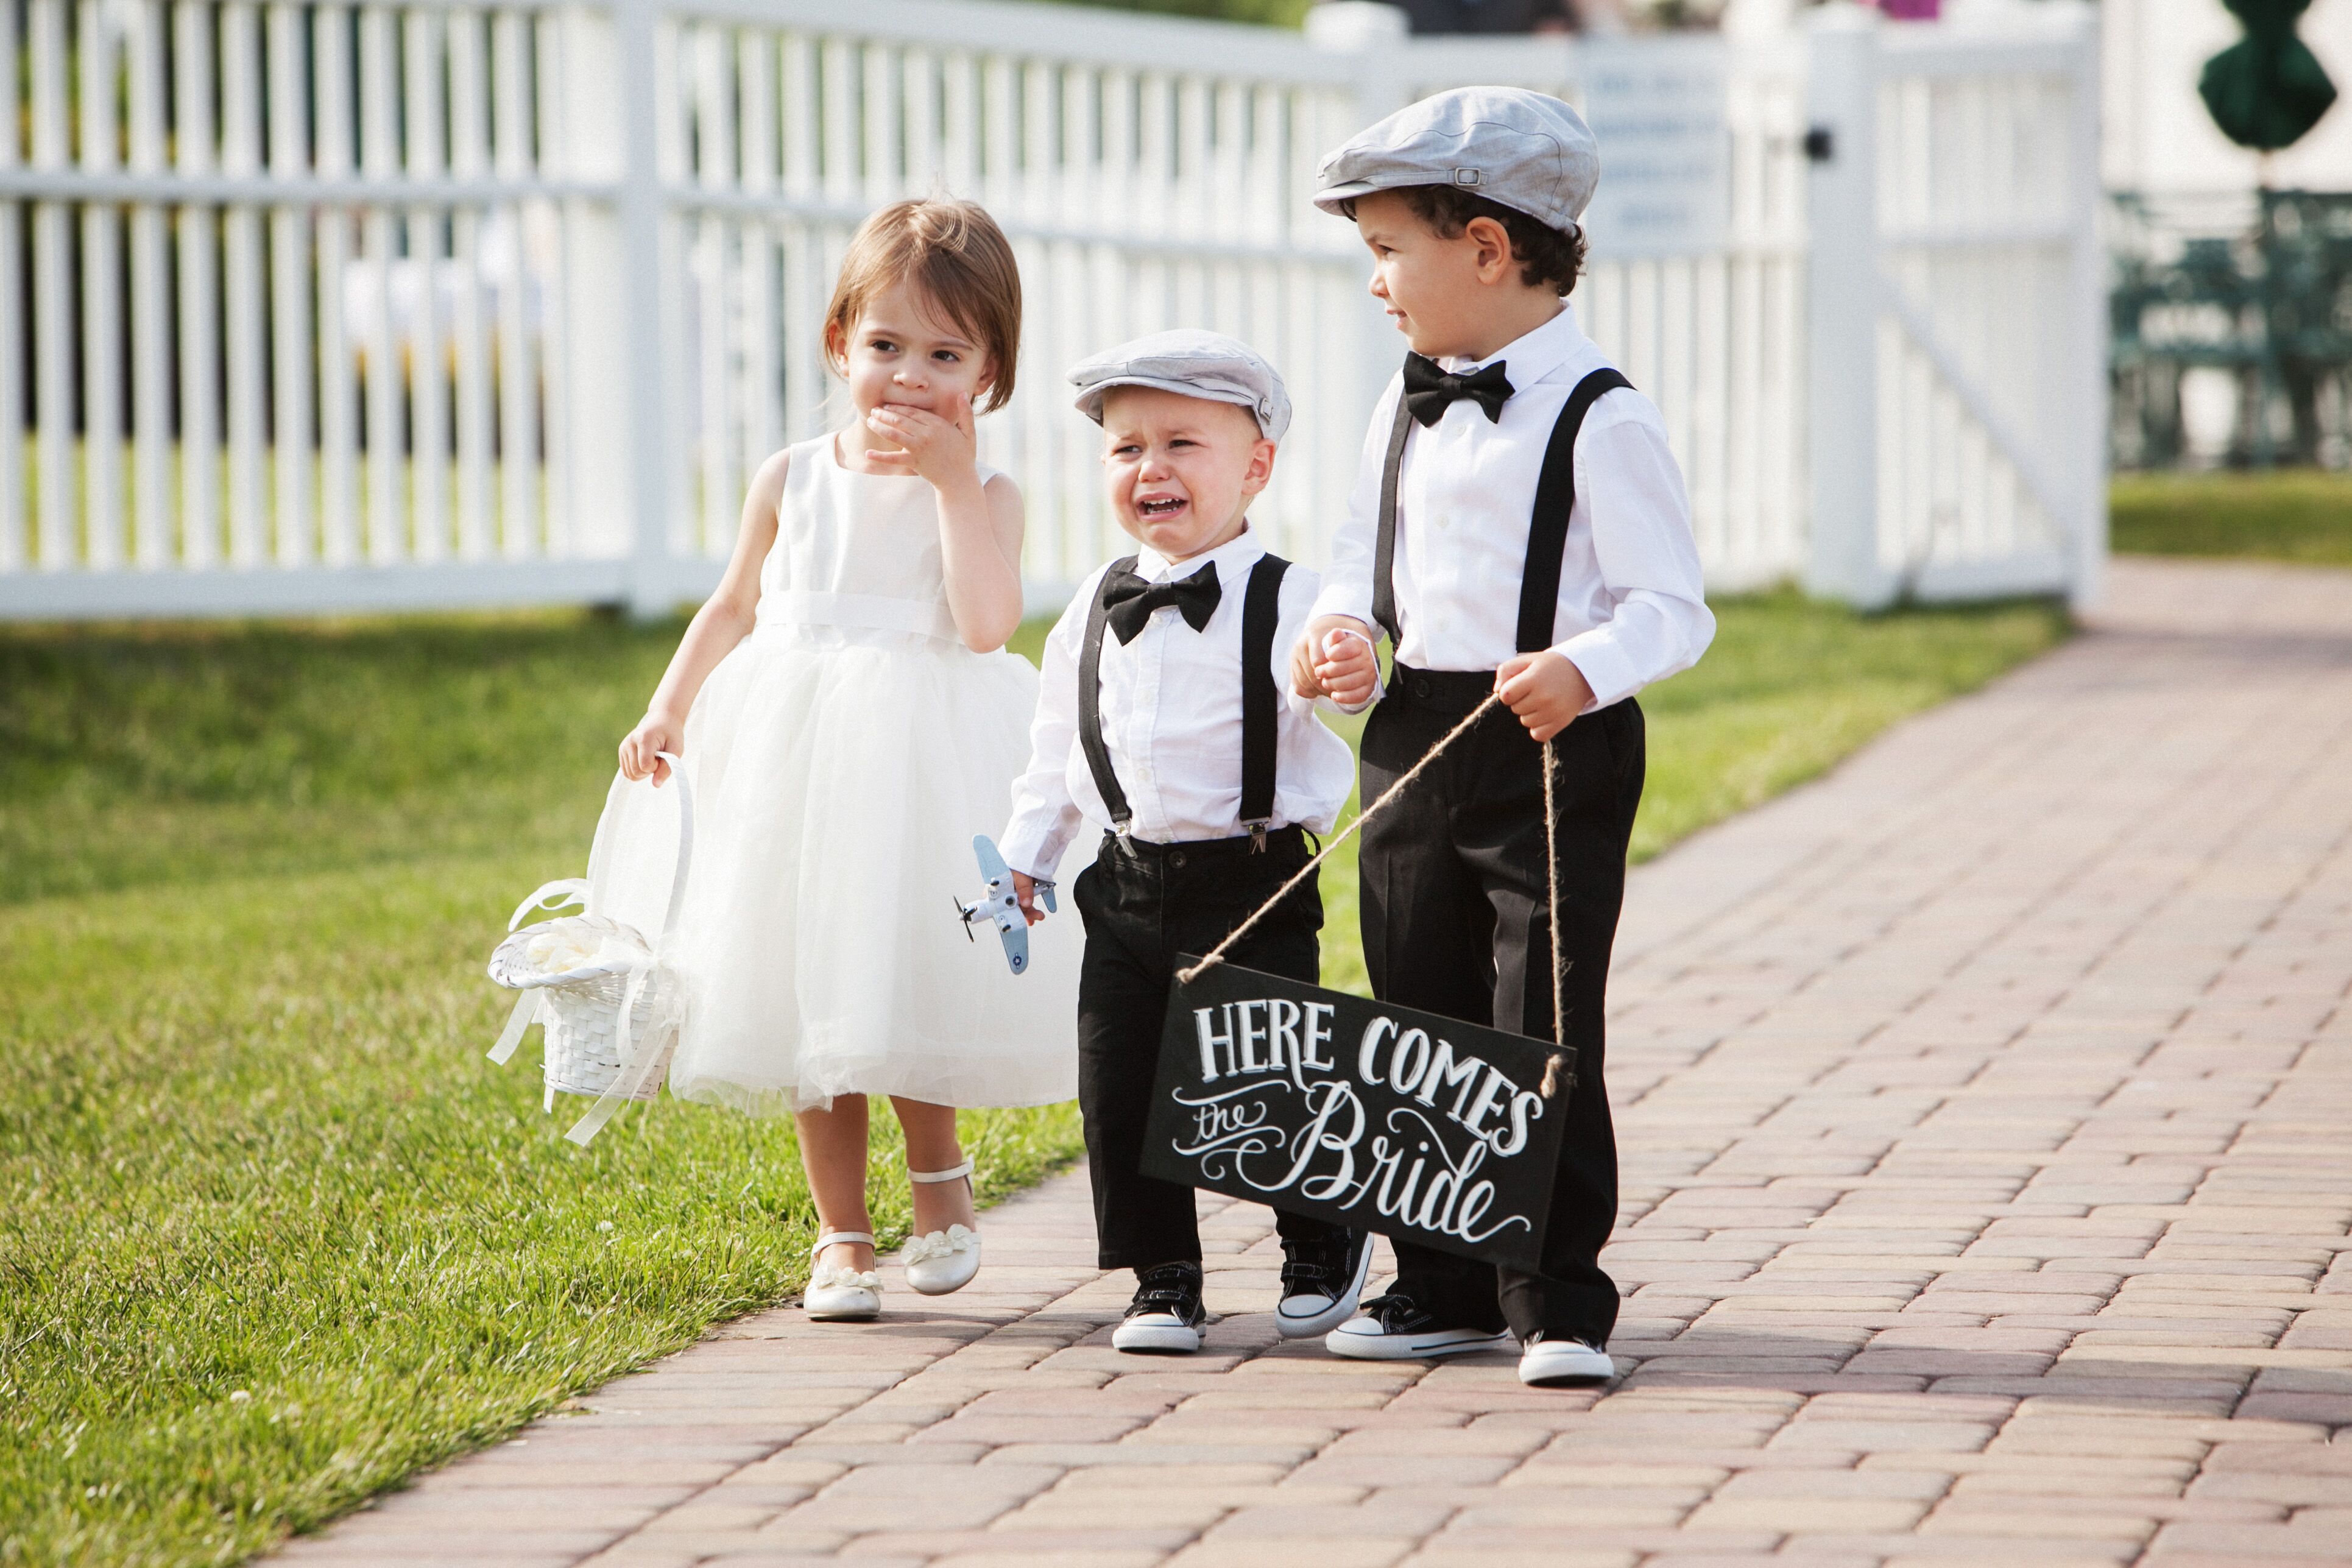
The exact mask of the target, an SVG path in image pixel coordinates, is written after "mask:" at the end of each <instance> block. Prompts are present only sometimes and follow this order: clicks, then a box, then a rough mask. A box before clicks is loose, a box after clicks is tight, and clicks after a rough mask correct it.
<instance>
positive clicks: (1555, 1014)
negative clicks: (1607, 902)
mask: <svg viewBox="0 0 2352 1568" xmlns="http://www.w3.org/2000/svg"><path fill="white" fill-rule="evenodd" d="M1552 761H1553V758H1552V744H1551V742H1549V741H1546V742H1544V743H1543V775H1544V930H1545V931H1546V932H1547V933H1548V934H1549V936H1550V938H1551V1043H1552V1044H1553V1045H1554V1046H1556V1047H1559V1048H1558V1049H1557V1050H1554V1051H1553V1052H1552V1054H1551V1059H1550V1060H1549V1061H1547V1062H1546V1063H1544V1076H1543V1090H1542V1093H1543V1097H1544V1098H1545V1099H1546V1100H1549V1099H1550V1098H1551V1097H1552V1095H1553V1093H1554V1092H1555V1091H1556V1090H1557V1089H1559V1068H1560V1063H1562V1062H1563V1061H1565V1060H1567V1059H1568V1058H1566V1057H1565V1056H1564V1055H1562V1054H1561V1053H1562V1052H1564V1051H1566V1050H1567V1049H1568V1021H1567V1019H1566V1018H1565V1017H1563V1016H1561V1013H1560V995H1559V994H1560V973H1561V964H1560V962H1559V816H1557V814H1555V813H1554V811H1553V810H1552V777H1551V774H1552Z"/></svg>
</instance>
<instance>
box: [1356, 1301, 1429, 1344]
mask: <svg viewBox="0 0 2352 1568" xmlns="http://www.w3.org/2000/svg"><path fill="white" fill-rule="evenodd" d="M1363 1311H1364V1314H1365V1316H1367V1317H1370V1318H1373V1319H1376V1320H1378V1321H1379V1323H1380V1325H1381V1331H1382V1332H1384V1333H1391V1334H1392V1333H1395V1332H1396V1331H1398V1330H1400V1329H1403V1328H1406V1327H1409V1326H1411V1325H1412V1324H1413V1323H1417V1322H1419V1321H1422V1320H1423V1318H1425V1317H1427V1316H1428V1314H1427V1313H1425V1312H1423V1310H1421V1306H1420V1304H1419V1303H1418V1302H1416V1301H1415V1300H1413V1299H1412V1297H1410V1296H1400V1295H1398V1294H1396V1293H1395V1292H1394V1291H1391V1292H1390V1293H1389V1294H1387V1295H1385V1296H1375V1297H1373V1298H1372V1299H1371V1300H1369V1301H1367V1302H1365V1303H1364V1305H1363Z"/></svg>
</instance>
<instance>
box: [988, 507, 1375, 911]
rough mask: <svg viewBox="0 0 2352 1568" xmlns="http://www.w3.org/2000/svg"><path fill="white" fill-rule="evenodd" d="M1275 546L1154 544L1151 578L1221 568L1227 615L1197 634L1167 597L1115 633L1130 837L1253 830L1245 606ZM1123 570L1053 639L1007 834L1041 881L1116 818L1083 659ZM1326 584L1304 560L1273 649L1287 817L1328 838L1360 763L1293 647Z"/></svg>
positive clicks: (1110, 707) (1013, 853)
mask: <svg viewBox="0 0 2352 1568" xmlns="http://www.w3.org/2000/svg"><path fill="white" fill-rule="evenodd" d="M1264 554H1265V545H1264V544H1263V543H1261V542H1259V540H1258V536H1257V535H1256V533H1255V532H1254V531H1250V530H1249V529H1247V528H1244V530H1243V531H1242V532H1241V533H1240V535H1239V536H1237V537H1236V538H1234V539H1231V540H1228V541H1226V542H1224V543H1223V544H1221V545H1219V546H1218V547H1217V548H1216V549H1214V550H1212V551H1210V552H1207V553H1206V554H1203V555H1196V556H1194V557H1193V558H1192V560H1190V561H1185V562H1181V563H1171V562H1169V561H1167V560H1165V559H1163V558H1162V557H1161V556H1160V555H1159V554H1158V553H1157V552H1154V551H1151V550H1149V549H1146V550H1143V551H1140V552H1138V556H1137V560H1136V563H1135V570H1136V573H1137V574H1138V575H1139V576H1140V577H1142V578H1143V579H1144V580H1145V581H1146V582H1150V583H1160V582H1166V581H1168V580H1170V579H1171V578H1181V577H1190V576H1191V575H1192V574H1194V573H1195V572H1198V571H1199V570H1200V569H1201V568H1202V565H1204V564H1206V563H1215V565H1216V568H1217V586H1218V589H1219V591H1220V596H1219V598H1218V600H1217V608H1216V611H1215V613H1214V614H1213V615H1212V616H1210V617H1209V624H1208V625H1207V626H1203V627H1202V628H1201V630H1199V631H1197V632H1196V631H1194V630H1193V629H1192V626H1191V624H1190V623H1189V622H1187V621H1186V620H1185V619H1184V617H1183V615H1182V614H1181V612H1180V611H1178V610H1177V609H1176V608H1175V607H1174V606H1173V605H1162V606H1161V607H1160V608H1158V609H1156V610H1154V611H1152V612H1151V616H1150V619H1149V620H1148V621H1146V622H1145V623H1144V626H1143V630H1141V631H1140V632H1139V633H1137V634H1136V637H1135V640H1134V641H1133V642H1131V643H1122V642H1120V641H1119V640H1118V633H1117V632H1116V631H1114V630H1112V629H1110V628H1109V627H1108V626H1106V627H1105V628H1104V629H1103V647H1102V702H1101V712H1102V729H1103V745H1104V748H1105V749H1106V750H1107V751H1108V752H1109V753H1110V761H1111V767H1112V769H1113V771H1114V772H1116V773H1118V783H1119V787H1120V789H1122V790H1124V791H1125V792H1126V794H1127V804H1128V809H1129V811H1131V812H1132V813H1133V814H1134V816H1133V817H1132V819H1131V820H1130V821H1129V824H1128V831H1129V833H1130V834H1132V835H1133V836H1134V837H1138V838H1144V839H1149V840H1150V841H1152V842H1154V843H1158V844H1173V843H1179V842H1187V841H1192V840H1197V839H1203V838H1232V837H1235V836H1237V835H1239V834H1243V833H1245V832H1247V831H1248V829H1247V828H1246V827H1244V826H1243V825H1242V820H1241V801H1242V669H1241V660H1242V601H1243V599H1244V597H1245V596H1246V595H1247V592H1248V588H1249V575H1250V569H1251V568H1252V567H1254V566H1255V565H1256V564H1257V562H1258V558H1259V557H1260V556H1262V555H1264ZM1109 570H1110V568H1109V567H1108V565H1106V566H1104V567H1102V568H1100V569H1099V570H1097V571H1096V572H1095V573H1094V574H1091V575H1090V576H1088V577H1087V580H1086V582H1085V584H1083V585H1082V586H1081V587H1080V588H1079V590H1078V594H1077V596H1076V598H1074V599H1072V600H1071V601H1070V606H1069V608H1068V609H1066V610H1064V611H1063V612H1062V618H1061V619H1060V620H1059V621H1057V622H1055V626H1054V630H1053V633H1052V635H1051V636H1049V637H1046V639H1045V679H1044V682H1043V684H1042V687H1041V689H1040V690H1039V692H1038V694H1037V718H1036V721H1035V722H1034V724H1033V725H1032V726H1031V727H1030V731H1029V741H1030V751H1029V766H1028V769H1027V771H1025V772H1024V773H1023V774H1022V775H1021V776H1020V777H1019V778H1017V779H1015V780H1013V819H1012V821H1011V822H1009V823H1008V824H1006V826H1005V829H1004V833H1003V837H1002V838H1001V839H1000V840H999V843H1000V846H1001V847H1002V848H1003V851H1004V863H1005V864H1006V865H1008V866H1010V867H1012V868H1013V869H1014V870H1016V871H1022V872H1025V873H1027V874H1028V875H1030V876H1033V877H1034V876H1040V875H1043V876H1051V875H1052V874H1053V869H1054V868H1055V866H1057V865H1059V864H1060V863H1061V859H1062V851H1063V850H1064V849H1065V848H1066V847H1068V846H1069V843H1070V840H1071V839H1072V838H1074V837H1076V836H1077V833H1078V829H1079V826H1080V825H1081V824H1082V823H1092V824H1093V825H1094V826H1096V827H1097V828H1100V829H1105V830H1108V829H1109V828H1110V826H1111V820H1110V809H1109V808H1108V806H1106V805H1104V804H1103V798H1102V792H1101V791H1099V790H1097V788H1096V787H1095V775H1094V771H1093V770H1092V769H1091V768H1089V767H1088V766H1087V754H1086V750H1085V748H1084V747H1083V746H1081V745H1080V744H1079V742H1078V658H1079V655H1080V653H1081V652H1082V651H1083V649H1084V647H1085V645H1086V636H1087V613H1088V611H1089V610H1090V609H1091V608H1092V607H1093V605H1094V602H1095V595H1096V593H1097V591H1098V590H1099V589H1100V587H1101V584H1102V579H1103V574H1104V573H1105V572H1108V571H1109ZM1315 588H1316V578H1315V574H1314V573H1312V572H1309V571H1308V570H1307V569H1306V568H1305V567H1303V566H1297V565H1294V566H1292V567H1291V568H1290V570H1289V572H1288V573H1286V574H1285V575H1284V577H1283V579H1282V597H1281V616H1280V619H1279V620H1278V622H1277V623H1276V627H1275V634H1274V647H1273V649H1272V651H1271V654H1270V661H1271V665H1272V673H1273V676H1274V681H1275V689H1276V690H1277V691H1279V692H1280V693H1281V694H1282V701H1281V703H1280V704H1279V705H1278V706H1277V707H1276V710H1275V726H1276V751H1275V789H1274V825H1275V826H1277V827H1283V826H1290V825H1292V824H1297V825H1298V826H1303V827H1306V828H1307V829H1309V830H1310V831H1312V832H1315V833H1328V832H1329V831H1330V830H1331V825H1332V823H1333V822H1334V821H1336V820H1337V819H1338V817H1339V807H1340V806H1341V805H1343V804H1344V803H1345V802H1346V801H1347V798H1348V792H1349V789H1351V788H1352V787H1354V784H1355V779H1356V764H1355V759H1354V757H1353V756H1352V755H1351V754H1350V753H1349V750H1348V743H1347V742H1345V741H1342V740H1341V739H1339V736H1337V735H1335V734H1333V733H1332V732H1331V731H1329V730H1328V729H1326V728H1324V726H1323V721H1321V720H1320V719H1318V718H1317V717H1316V716H1315V705H1314V703H1313V702H1311V701H1309V700H1307V699H1305V698H1301V697H1299V696H1298V695H1297V694H1296V693H1295V692H1293V691H1292V690H1291V689H1290V647H1291V645H1292V644H1294V643H1295V642H1297V640H1298V636H1299V634H1300V633H1301V632H1302V631H1304V630H1305V629H1306V626H1307V616H1308V615H1309V613H1310V612H1311V610H1312V608H1313V605H1314V600H1315Z"/></svg>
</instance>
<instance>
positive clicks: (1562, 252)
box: [1339, 185, 1584, 294]
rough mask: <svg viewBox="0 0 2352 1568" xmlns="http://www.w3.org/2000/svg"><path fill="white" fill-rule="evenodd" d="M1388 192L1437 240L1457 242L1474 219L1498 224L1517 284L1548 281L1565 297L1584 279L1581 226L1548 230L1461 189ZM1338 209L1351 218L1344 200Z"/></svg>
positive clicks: (1523, 215) (1431, 187) (1530, 218)
mask: <svg viewBox="0 0 2352 1568" xmlns="http://www.w3.org/2000/svg"><path fill="white" fill-rule="evenodd" d="M1392 194H1394V195H1400V196H1402V197H1403V198H1404V199H1405V203H1406V205H1409V206H1411V207H1412V212H1413V216H1415V217H1417V218H1419V219H1421V221H1422V222H1423V223H1424V224H1426V225H1428V226H1429V230H1430V232H1431V233H1433V234H1434V235H1436V236H1437V237H1439V238H1440V239H1459V238H1461V237H1462V231H1463V230H1465V229H1466V228H1468V227H1469V226H1470V220H1471V219H1472V218H1474V217H1490V218H1493V219H1494V220H1495V221H1496V223H1499V224H1501V225H1502V226H1503V232H1504V234H1505V235H1507V237H1509V238H1510V241H1511V255H1512V257H1513V258H1515V259H1516V260H1517V262H1518V264H1519V281H1520V282H1522V283H1525V284H1527V285H1528V287H1529V288H1533V287H1535V286H1536V285H1537V284H1538V283H1549V284H1550V285H1551V286H1552V289H1553V290H1554V291H1555V292H1558V293H1561V294H1565V293H1567V292H1568V291H1569V290H1570V289H1573V288H1575V287H1576V280H1577V279H1579V278H1580V277H1582V276H1583V275H1584V231H1583V230H1582V229H1571V230H1567V231H1563V230H1560V229H1557V228H1553V227H1551V226H1549V225H1548V224H1546V223H1544V222H1543V221H1542V220H1541V219H1540V218H1538V217H1535V216H1531V215H1529V214H1528V213H1523V212H1521V211H1519V209H1518V208H1517V207H1507V206H1505V205H1503V204H1502V203H1500V202H1496V201H1489V200H1487V199H1486V197H1485V196H1481V195H1473V194H1472V193H1471V192H1469V191H1466V190H1465V189H1463V188H1462V187H1461V186H1460V185H1399V186H1396V187H1394V190H1393V193H1392ZM1339 210H1340V211H1341V212H1343V213H1345V214H1346V215H1347V216H1349V217H1351V218H1352V217H1354V216H1356V204H1355V203H1354V202H1353V201H1347V202H1343V203H1341V204H1340V207H1339Z"/></svg>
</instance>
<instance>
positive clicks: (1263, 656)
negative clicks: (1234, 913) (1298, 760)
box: [1242, 555, 1290, 849]
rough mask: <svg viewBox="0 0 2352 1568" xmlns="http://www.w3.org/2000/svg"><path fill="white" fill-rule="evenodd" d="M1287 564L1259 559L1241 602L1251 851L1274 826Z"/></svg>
mask: <svg viewBox="0 0 2352 1568" xmlns="http://www.w3.org/2000/svg"><path fill="white" fill-rule="evenodd" d="M1289 570H1290V563H1289V562H1287V561H1285V560H1284V559H1283V558H1282V557H1281V556H1279V555H1261V556H1259V557H1258V558H1257V564H1256V565H1255V566H1253V567H1251V568H1250V579H1249V593H1248V595H1246V596H1245V597H1244V599H1243V600H1242V826H1244V827H1246V828H1248V829H1249V830H1250V842H1251V847H1253V848H1254V849H1263V848H1265V830H1266V829H1267V828H1269V827H1271V826H1274V772H1275V769H1274V753H1275V746H1276V742H1277V740H1278V738H1279V737H1278V736H1277V735H1276V729H1275V721H1276V717H1277V716H1278V715H1279V714H1280V712H1281V708H1282V694H1281V693H1280V692H1279V691H1276V689H1275V687H1274V633H1275V628H1276V626H1277V624H1279V623H1280V621H1281V619H1282V574H1284V573H1286V572H1287V571H1289Z"/></svg>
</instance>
